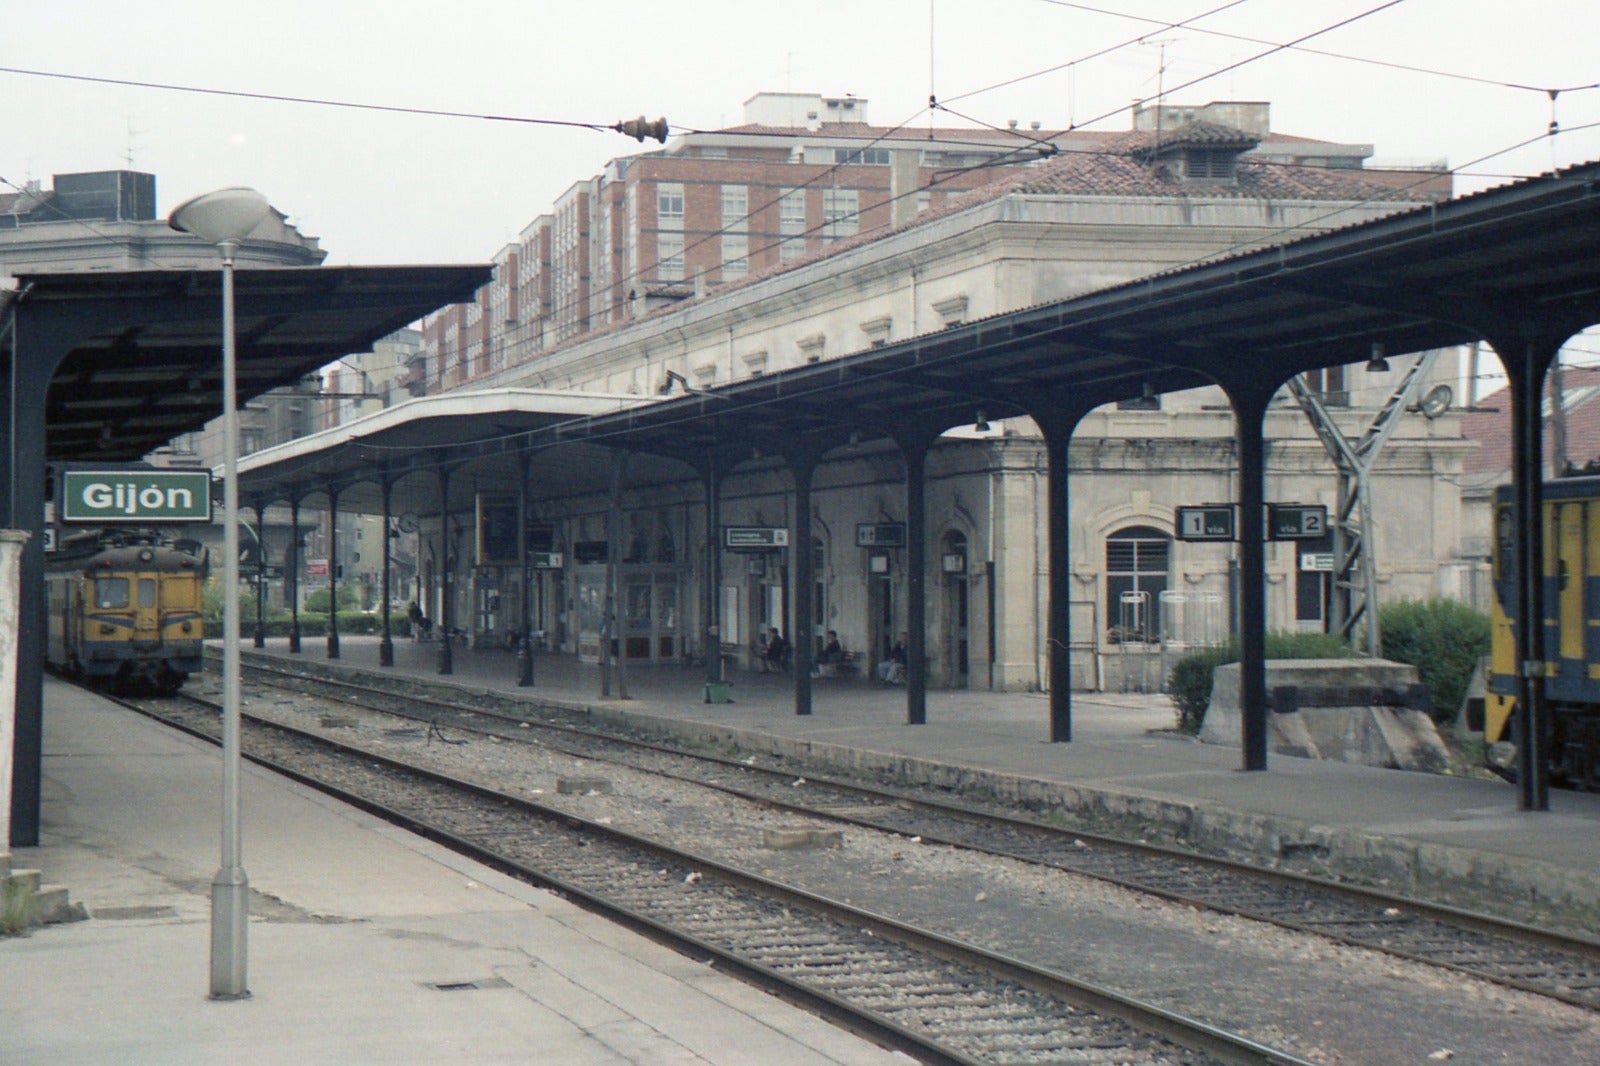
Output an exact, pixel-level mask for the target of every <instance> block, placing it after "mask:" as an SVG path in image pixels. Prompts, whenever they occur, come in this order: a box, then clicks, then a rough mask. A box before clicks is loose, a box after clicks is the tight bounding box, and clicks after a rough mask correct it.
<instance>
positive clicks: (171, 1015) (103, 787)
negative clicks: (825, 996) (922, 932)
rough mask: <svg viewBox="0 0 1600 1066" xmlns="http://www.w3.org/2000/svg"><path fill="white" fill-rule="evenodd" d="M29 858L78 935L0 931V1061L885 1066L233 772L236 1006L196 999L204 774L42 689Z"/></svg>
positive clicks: (208, 759) (446, 863)
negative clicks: (66, 899) (242, 982)
mask: <svg viewBox="0 0 1600 1066" xmlns="http://www.w3.org/2000/svg"><path fill="white" fill-rule="evenodd" d="M43 799H44V803H43V843H42V846H40V847H38V848H21V849H16V851H15V852H14V854H13V862H14V865H16V866H18V867H39V868H42V869H43V870H44V872H45V880H47V881H51V882H56V883H60V884H64V885H66V886H67V887H68V888H69V889H70V891H71V894H72V898H73V899H74V900H75V901H77V902H80V903H82V904H84V905H85V906H86V907H87V909H88V911H89V915H90V917H89V919H88V920H87V921H82V922H76V923H72V924H64V925H52V926H47V927H44V928H42V929H37V930H34V931H33V932H32V933H31V934H30V935H27V936H23V937H11V938H4V939H0V1062H5V1063H17V1064H27V1063H37V1064H40V1066H43V1064H45V1063H49V1064H52V1066H66V1064H80V1063H81V1064H85V1066H88V1064H94V1066H102V1064H109V1063H117V1064H119V1066H129V1064H142V1063H150V1064H162V1066H168V1064H173V1063H222V1062H235V1063H251V1064H253V1066H254V1064H276V1063H283V1064H295V1066H312V1064H318V1066H321V1064H365V1063H384V1064H394V1063H513V1062H514V1063H528V1062H544V1063H561V1064H569V1063H570V1064H579V1066H586V1064H622V1063H640V1064H645V1063H648V1064H659V1063H669V1064H670V1063H695V1064H699V1066H704V1064H708V1063H710V1064H718V1063H722V1064H744V1063H752V1062H761V1063H776V1064H794V1066H822V1064H827V1063H850V1064H861V1066H868V1064H878V1063H892V1062H901V1063H903V1062H905V1061H906V1060H905V1059H904V1058H903V1057H901V1056H896V1055H893V1054H890V1053H888V1052H886V1051H884V1050H882V1049H880V1048H877V1047H874V1046H871V1045H869V1044H866V1043H864V1042H862V1041H861V1040H859V1039H857V1038H856V1037H853V1036H851V1035H849V1034H846V1033H844V1032H842V1031H840V1030H838V1029H836V1028H834V1027H833V1026H831V1025H828V1024H827V1023H825V1022H822V1021H820V1020H819V1019H817V1018H814V1017H812V1016H811V1015H808V1014H806V1013H804V1012H802V1011H799V1010H797V1009H794V1008H791V1007H789V1006H786V1005H784V1004H782V1003H780V1002H779V1001H777V1000H775V999H773V998H772V997H770V996H767V995H765V994H763V993H761V992H759V991H756V990H755V989H753V988H751V987H749V986H747V985H744V984H741V983H739V982H737V981H735V980H733V979H732V978H729V977H727V976H725V975H723V974H721V973H719V972H718V971H716V970H713V969H711V968H710V967H708V966H705V965H703V964H701V963H699V962H696V961H694V960H691V959H687V958H684V957H683V956H680V955H678V954H676V953H674V952H671V951H668V950H666V949H665V948H662V947H660V946H659V945H656V944H654V943H652V942H650V941H647V940H645V939H642V938H640V937H638V936H635V935H634V934H632V933H630V932H627V931H624V930H622V929H620V928H618V927H617V926H614V925H612V924H610V923H608V922H606V921H603V920H601V919H599V918H597V917H594V916H593V915H590V914H587V913H585V912H584V911H582V910H579V909H578V908H576V907H574V906H572V905H570V904H568V903H566V902H564V901H562V900H560V899H558V898H556V897H554V896H552V895H550V894H548V893H545V892H542V891H540V890H537V889H534V888H530V887H528V886H526V885H523V884H520V883H519V882H516V881H514V880H512V879H510V878H507V877H504V876H501V875H499V874H497V873H495V872H493V871H491V870H488V869H487V868H484V867H481V866H479V865H478V864H476V863H472V862H469V861H466V860H464V859H461V858H460V857H458V856H455V855H452V854H451V853H449V852H447V851H445V850H443V849H441V848H439V847H436V846H435V845H433V844H431V843H429V842H427V841H424V840H422V839H421V838H419V837H416V836H414V835H412V834H409V833H406V832H403V831H400V830H398V829H395V828H393V827H391V826H388V825H386V824H384V823H382V822H379V821H377V820H376V819H374V818H372V817H370V816H368V815H366V814H363V813H361V812H359V811H356V810H354V809H352V808H350V807H347V806H345V805H343V804H340V803H337V802H335V801H333V800H331V799H329V798H327V797H325V796H322V795H320V794H318V793H316V792H314V791H312V790H310V789H307V788H303V787H301V786H298V785H295V784H292V783H289V782H286V781H284V780H282V779H280V778H278V777H276V776H275V775H272V774H269V773H267V772H265V771H261V770H258V769H255V768H253V767H250V766H249V765H246V767H245V771H244V779H243V802H242V807H243V811H244V830H243V837H242V839H243V849H244V866H245V870H246V872H247V874H248V876H249V879H250V887H251V894H252V900H251V920H250V924H249V937H248V960H249V969H248V973H249V988H250V992H251V995H250V997H249V998H248V999H244V1000H239V1001H232V1002H221V1001H213V1000H210V999H209V998H208V986H209V980H210V976H209V975H210V961H209V960H210V950H211V949H210V890H211V879H212V877H213V876H214V875H215V873H216V871H217V867H218V865H219V854H220V851H219V848H220V844H219V840H220V833H221V775H220V759H219V756H218V752H217V750H216V749H215V748H212V747H210V746H209V745H205V744H202V743H200V742H198V741H193V740H189V739H187V738H183V737H180V736H176V735H174V734H171V733H169V732H168V731H166V730H164V729H162V728H160V727H159V726H156V725H154V724H153V723H150V722H148V721H146V720H144V719H142V718H139V717H138V716H137V715H134V714H132V713H130V712H126V711H123V710H120V709H118V708H116V707H115V706H114V705H112V704H109V703H107V702H106V701H104V700H101V699H98V698H96V697H94V696H92V695H89V694H85V693H83V692H81V691H79V690H77V689H73V688H69V687H67V686H64V685H61V684H58V683H54V682H49V681H47V682H46V692H45V744H44V797H43Z"/></svg>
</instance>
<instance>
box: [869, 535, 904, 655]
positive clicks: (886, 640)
mask: <svg viewBox="0 0 1600 1066" xmlns="http://www.w3.org/2000/svg"><path fill="white" fill-rule="evenodd" d="M880 559H881V560H882V565H883V569H882V570H878V569H877V566H878V565H879V564H878V560H880ZM868 560H869V570H870V571H871V572H869V573H868V574H867V626H866V632H867V641H868V643H869V646H870V647H871V649H872V651H871V655H872V658H871V663H872V665H876V664H877V663H880V662H882V661H883V660H884V659H886V658H887V657H888V655H889V649H890V648H892V647H894V638H895V636H896V635H897V631H896V629H895V627H894V578H893V576H892V575H891V574H890V573H889V570H888V562H889V557H888V555H871V556H868Z"/></svg>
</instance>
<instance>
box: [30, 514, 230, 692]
mask: <svg viewBox="0 0 1600 1066" xmlns="http://www.w3.org/2000/svg"><path fill="white" fill-rule="evenodd" d="M208 569H209V568H208V565H207V557H206V553H205V551H204V549H202V548H201V547H200V546H199V545H198V544H195V543H193V542H182V541H179V542H172V541H168V540H165V539H163V538H162V537H160V536H159V535H157V534H153V533H147V532H138V531H128V530H109V529H101V530H94V531H92V532H88V533H82V534H79V535H77V536H75V537H72V538H70V539H69V540H67V541H66V542H65V543H63V545H62V547H61V549H60V550H59V551H55V552H51V553H48V554H47V555H46V556H45V583H46V587H47V593H48V602H49V614H50V621H49V635H48V637H47V639H46V641H45V648H46V656H47V659H48V661H49V663H50V665H51V666H52V667H54V668H55V669H56V670H58V671H60V672H61V673H63V674H66V675H69V676H73V677H80V678H83V679H85V680H87V681H90V682H93V683H96V684H103V685H106V686H108V687H111V688H113V689H115V690H117V691H131V690H135V689H141V688H143V689H151V690H155V691H158V692H169V693H170V692H175V691H177V689H178V687H179V686H180V685H182V684H183V681H184V679H185V678H186V677H188V675H189V674H191V673H193V672H194V671H196V670H199V669H201V641H202V640H203V639H204V637H205V626H204V621H203V618H202V589H203V588H204V585H205V580H206V575H207V571H208Z"/></svg>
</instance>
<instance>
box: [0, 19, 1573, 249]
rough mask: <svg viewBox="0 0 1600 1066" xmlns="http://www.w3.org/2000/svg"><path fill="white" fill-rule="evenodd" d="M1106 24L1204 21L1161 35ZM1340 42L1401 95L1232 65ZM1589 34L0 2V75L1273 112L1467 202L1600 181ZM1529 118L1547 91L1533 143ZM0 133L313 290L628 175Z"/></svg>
mask: <svg viewBox="0 0 1600 1066" xmlns="http://www.w3.org/2000/svg"><path fill="white" fill-rule="evenodd" d="M1097 9H1099V10H1097ZM1112 9H1115V10H1116V11H1118V12H1121V13H1122V16H1126V15H1132V14H1137V15H1139V16H1141V17H1142V18H1145V19H1151V20H1157V22H1169V23H1170V22H1178V21H1182V20H1186V19H1196V18H1197V16H1202V15H1204V16H1205V17H1203V18H1198V19H1197V21H1195V22H1194V24H1193V25H1192V26H1184V27H1180V28H1168V29H1162V28H1161V26H1160V25H1158V24H1156V23H1152V22H1147V21H1141V20H1138V19H1132V18H1128V17H1122V16H1117V15H1113V14H1109V13H1106V12H1109V11H1111V10H1112ZM1210 11H1215V12H1216V13H1215V14H1207V12H1210ZM1367 12H1372V13H1371V14H1365V13H1367ZM1363 15H1365V17H1362V16H1363ZM1347 19H1353V20H1354V21H1352V22H1350V23H1349V25H1347V26H1344V27H1342V28H1338V29H1334V30H1332V31H1330V32H1328V33H1324V34H1321V35H1320V36H1316V37H1313V38H1311V39H1310V40H1307V41H1306V42H1305V45H1304V47H1305V48H1315V49H1320V50H1323V51H1326V52H1336V53H1341V54H1343V55H1344V56H1350V57H1360V58H1361V59H1363V60H1369V61H1381V62H1382V63H1388V64H1404V65H1407V66H1411V67H1419V68H1426V70H1427V72H1422V71H1413V70H1401V69H1395V68H1394V67H1392V66H1383V65H1377V64H1375V63H1372V62H1360V61H1357V60H1356V59H1352V58H1335V57H1330V56H1327V55H1317V54H1312V53H1309V52H1306V51H1304V50H1284V51H1277V52H1273V53H1272V54H1270V55H1268V56H1266V57H1265V58H1259V59H1256V58H1253V57H1256V56H1258V55H1260V54H1261V53H1263V52H1267V51H1269V49H1270V48H1271V45H1272V44H1282V43H1287V42H1290V41H1293V40H1295V39H1297V38H1303V37H1306V36H1307V35H1310V34H1314V33H1316V31H1319V30H1321V29H1323V28H1325V27H1328V26H1332V25H1334V24H1335V23H1338V22H1341V21H1344V20H1347ZM1202 31H1213V32H1210V33H1208V32H1202ZM1597 31H1600V5H1597V4H1596V3H1595V0H1524V2H1521V3H1509V2H1506V0H1399V2H1396V3H1388V4H1386V3H1384V2H1383V0H1356V2H1351V0H1318V2H1316V3H1308V2H1305V0H1241V2H1235V3H1227V2H1225V0H1191V2H1178V0H1134V2H1124V0H1098V2H1097V3H1090V4H1083V5H1079V4H1075V3H1063V2H1054V0H850V2H835V0H810V2H808V0H787V2H781V3H780V2H775V0H680V2H678V3H675V4H667V3H661V2H659V0H597V2H590V3H587V4H573V3H560V4H555V3H548V2H545V0H459V2H457V3H453V4H451V3H444V4H441V3H437V2H432V0H430V2H427V3H423V2H420V0H381V2H380V0H366V2H355V0H317V2H315V3H313V2H306V0H276V2H273V3H261V2H255V3H250V2H234V3H219V2H216V0H206V2H193V0H144V2H142V3H139V4H135V5H129V4H125V3H112V2H111V0H95V2H91V0H50V2H48V3H39V2H35V0H0V67H7V68H23V69H27V70H34V71H48V72H53V73H58V74H71V75H81V76H91V77H99V78H113V79H125V80H131V81H141V82H159V83H163V84H172V85H183V86H190V87H195V88H202V89H209V90H232V91H241V92H248V93H256V94H267V95H278V96H295V97H308V98H320V99H331V100H340V101H348V102H357V103H363V104H374V105H385V106H391V107H406V108H421V109H430V110H448V111H460V112H470V113H473V114H494V115H503V116H509V117H514V118H519V119H538V120H552V121H557V122H578V123H593V124H603V125H609V124H611V123H613V122H615V121H617V120H618V119H622V118H629V117H633V116H636V115H639V114H641V113H643V114H646V115H648V116H649V117H651V118H655V117H656V116H658V115H661V116H665V117H666V118H667V120H668V121H669V122H670V123H671V124H672V126H673V127H674V128H679V129H696V128H698V129H711V128H716V127H719V126H724V125H730V124H734V123H737V122H739V121H741V116H742V105H743V102H744V100H745V99H746V98H747V97H749V96H751V95H752V94H754V93H757V92H761V91H784V90H789V91H795V92H818V93H822V94H825V95H842V94H844V93H853V94H855V95H856V96H858V97H864V98H866V99H867V100H868V101H869V116H870V118H871V120H872V122H873V123H874V124H877V125H897V124H900V123H908V124H910V125H911V126H913V127H917V126H921V127H926V126H927V125H928V123H929V115H928V113H927V110H926V105H927V101H928V97H929V94H930V91H931V92H932V94H933V95H935V96H936V97H937V98H938V99H939V100H941V101H943V102H944V103H945V104H946V106H947V107H949V108H950V109H952V110H953V111H955V112H959V113H960V115H961V116H964V117H965V118H970V119H972V120H976V121H978V122H981V123H988V124H992V125H995V126H1004V125H1005V123H1006V121H1007V120H1008V119H1017V120H1019V121H1020V122H1021V123H1022V125H1023V127H1024V128H1026V126H1027V124H1028V123H1029V122H1031V121H1039V122H1042V123H1043V124H1044V125H1045V126H1047V127H1050V126H1059V125H1066V124H1068V123H1077V124H1080V125H1086V126H1089V127H1090V128H1095V129H1110V130H1122V129H1126V128H1128V125H1129V118H1128V114H1127V111H1126V110H1125V109H1126V107H1127V105H1128V104H1129V102H1130V101H1132V100H1134V99H1137V98H1146V97H1151V96H1154V95H1155V94H1156V93H1157V92H1158V91H1165V92H1166V93H1167V94H1168V95H1167V100H1168V101H1169V102H1172V103H1180V104H1184V103H1187V104H1199V103H1205V102H1207V101H1210V100H1216V99H1235V100H1266V101H1270V102H1271V104H1272V123H1273V128H1274V129H1275V130H1277V131H1280V132H1285V133H1292V134H1298V135H1302V136H1307V137H1316V138H1324V139H1328V140H1337V141H1354V142H1360V143H1371V144H1373V145H1375V147H1376V151H1377V156H1378V157H1379V158H1381V159H1389V160H1420V159H1438V158H1445V159H1448V161H1449V163H1450V164H1451V165H1452V166H1458V167H1464V170H1463V174H1462V176H1461V177H1460V179H1459V180H1458V189H1460V190H1461V191H1472V190H1476V189H1480V188H1484V187H1486V186H1488V185H1493V184H1498V183H1500V182H1503V181H1505V180H1507V179H1508V178H1511V177H1516V176H1524V175H1529V174H1536V173H1540V172H1542V171H1545V170H1548V169H1550V168H1551V167H1552V166H1566V165H1570V164H1572V163H1578V162H1587V161H1591V160H1595V159H1600V89H1595V88H1590V89H1587V90H1577V89H1575V87H1578V86H1588V85H1593V84H1595V83H1597V82H1600V50H1597V48H1596V42H1597V41H1600V32H1597ZM1221 33H1226V34H1233V35H1236V36H1235V37H1234V38H1229V37H1224V36H1218V35H1216V34H1221ZM1141 35H1143V36H1144V37H1145V40H1144V41H1143V42H1137V43H1127V42H1133V41H1134V39H1135V38H1138V37H1140V36H1141ZM1238 37H1248V38H1255V39H1257V41H1260V42H1269V43H1256V42H1255V41H1245V40H1240V39H1237V38H1238ZM1123 44H1125V46H1124V47H1120V48H1115V50H1112V51H1109V52H1107V54H1105V55H1098V56H1097V55H1096V54H1095V53H1098V52H1101V51H1102V50H1105V49H1107V48H1111V47H1112V46H1116V45H1123ZM1241 63H1242V65H1240V66H1238V67H1237V68H1236V69H1233V70H1230V71H1223V68H1225V67H1228V66H1230V65H1232V64H1241ZM1219 72H1221V73H1219ZM1208 75H1215V76H1212V77H1209V78H1207V76H1208ZM1201 78H1207V80H1203V81H1199V82H1198V83H1197V84H1192V85H1185V83H1188V82H1192V81H1195V80H1196V79H1201ZM1468 79H1482V80H1468ZM1486 82H1487V83H1513V84H1516V85H1522V86H1527V88H1511V87H1506V86H1505V85H1502V84H1486ZM1003 83H1009V84H1003ZM996 86H998V87H996ZM1551 88H1563V89H1574V91H1570V92H1566V93H1563V94H1562V95H1560V96H1559V97H1558V98H1557V100H1556V103H1555V105H1554V112H1553V114H1554V117H1555V118H1556V119H1557V120H1558V121H1559V123H1560V125H1561V127H1562V129H1563V130H1564V131H1565V132H1563V133H1562V134H1560V135H1559V136H1557V137H1555V138H1553V139H1552V138H1547V137H1544V136H1542V135H1543V134H1544V133H1545V131H1546V129H1547V127H1548V126H1549V123H1550V121H1551V118H1552V105H1551V101H1550V99H1549V97H1548V96H1547V94H1546V93H1545V92H1544V91H1543V90H1545V89H1551ZM0 103H3V111H0V113H3V114H4V116H5V119H4V123H3V125H0V177H3V178H4V179H5V180H6V181H8V182H10V183H13V184H18V185H20V184H21V183H23V182H24V181H25V180H27V179H30V178H42V179H48V178H49V176H50V175H51V174H53V173H57V172H71V171H81V170H102V169H114V168H119V167H124V166H127V165H129V161H130V157H131V164H132V166H133V167H134V168H136V169H139V170H145V171H149V172H152V173H154V174H155V175H156V176H157V194H158V197H159V202H158V210H159V211H160V212H161V213H162V214H163V215H164V214H165V213H166V212H167V211H169V210H170V209H171V207H172V206H173V205H174V204H176V203H178V202H179V201H181V200H183V199H185V198H187V197H189V196H192V195H194V194H196V193H200V192H205V191H207V190H210V189H213V188H217V187H219V186H223V185H235V184H242V185H250V186H254V187H255V188H257V189H259V190H261V191H262V192H263V193H265V194H266V195H267V196H268V198H269V199H271V201H272V202H273V204H274V205H275V206H276V207H278V208H279V210H281V211H284V212H286V213H287V214H288V215H289V216H290V219H291V221H293V222H295V223H296V224H297V225H299V226H300V227H301V229H302V230H303V231H304V232H306V233H308V234H310V235H313V236H316V237H319V238H321V240H322V244H323V247H324V248H326V249H327V250H328V251H329V258H328V262H329V263H330V264H344V263H360V264H379V263H446V262H479V261H484V260H487V259H489V258H490V257H492V256H493V255H494V253H495V252H496V251H497V250H498V249H499V248H500V246H501V245H503V244H505V243H506V242H507V241H509V240H511V239H513V238H514V237H515V235H516V233H517V232H518V230H520V229H521V228H522V227H523V226H524V225H525V224H526V223H527V222H528V221H529V220H531V219H532V218H534V217H535V216H537V215H539V214H541V213H543V212H544V211H545V210H547V209H548V207H549V206H550V204H551V203H552V201H553V200H554V199H555V198H556V197H557V196H558V195H560V193H561V192H562V191H563V190H565V189H566V188H567V187H568V186H570V185H571V184H572V183H573V182H575V181H578V180H581V179H583V178H586V177H588V176H590V175H591V174H593V173H595V172H596V171H597V170H598V169H599V168H600V166H601V165H602V164H603V163H604V161H605V160H606V159H608V158H611V157H613V156H618V155H626V154H629V153H630V152H634V151H639V150H641V147H640V146H639V145H637V144H636V143H635V142H634V141H632V140H631V139H628V138H624V137H622V136H621V135H619V134H617V133H614V132H610V131H603V132H594V131H592V130H589V129H574V128H567V127H562V126H553V125H543V124H536V123H524V122H504V121H493V122H491V121H482V120H477V119H468V118H446V117H433V116H425V115H415V114H393V113H384V112H378V111H371V110H351V109H341V108H333V107H326V106H317V105H311V104H302V103H288V102H276V101H269V100H260V99H242V98H236V97H229V96H222V95H201V94H196V93H189V92H174V91H167V90H161V89H153V88H136V87H129V86H121V85H104V84H91V83H85V82H78V81H67V80H60V79H57V78H46V77H39V76H34V75H24V74H17V73H7V72H0ZM1102 116H1105V117H1102ZM933 121H934V122H935V123H936V124H938V125H961V124H966V122H965V121H964V118H962V117H957V116H956V115H952V114H948V113H944V114H939V115H936V116H935V117H934V119H933ZM1586 127H1587V128H1586ZM1530 139H1532V140H1533V141H1534V143H1532V144H1531V145H1529V146H1527V147H1524V148H1522V149H1519V150H1516V151H1512V152H1509V153H1504V154H1494V153H1501V152H1503V150H1504V149H1507V148H1509V147H1511V146H1512V145H1515V144H1517V143H1519V142H1523V141H1528V140H1530ZM652 144H653V142H652ZM1490 156H1492V157H1491V158H1487V159H1484V160H1483V161H1482V162H1475V160H1478V159H1480V158H1481V157H1490ZM0 189H4V190H5V191H14V190H12V189H10V188H9V187H7V186H0Z"/></svg>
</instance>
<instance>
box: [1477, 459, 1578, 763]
mask: <svg viewBox="0 0 1600 1066" xmlns="http://www.w3.org/2000/svg"><path fill="white" fill-rule="evenodd" d="M1511 499H1512V497H1511V487H1510V486H1502V487H1501V488H1499V489H1497V490H1496V492H1495V498H1494V529H1495V537H1494V571H1493V576H1494V591H1495V595H1494V604H1493V607H1492V609H1491V620H1492V623H1493V630H1492V635H1491V642H1490V658H1489V684H1488V694H1487V699H1486V700H1485V705H1484V739H1485V740H1487V741H1489V742H1490V743H1494V742H1496V741H1510V740H1512V739H1513V737H1512V723H1513V721H1514V715H1513V712H1514V710H1515V708H1516V693H1517V655H1516V629H1515V627H1516V625H1517V624H1518V620H1517V618H1516V617H1515V610H1514V607H1515V603H1516V581H1517V578H1516V572H1515V560H1514V559H1513V557H1512V554H1511V547H1512V533H1513V531H1514V529H1515V526H1514V524H1513V519H1512V511H1511ZM1543 530H1544V558H1543V561H1542V566H1541V570H1540V572H1541V574H1542V575H1543V578H1544V607H1545V617H1544V689H1545V702H1546V705H1547V707H1548V709H1549V712H1550V713H1549V718H1550V735H1549V736H1548V737H1546V738H1545V741H1546V743H1545V750H1546V751H1547V752H1548V753H1549V760H1550V764H1549V767H1548V770H1549V774H1550V781H1551V782H1552V783H1553V784H1557V785H1563V786H1565V787H1568V788H1576V789H1584V790H1588V791H1600V477H1597V476H1581V477H1568V478H1559V479H1557V480H1555V481H1550V482H1547V483H1546V484H1545V486H1544V516H1543Z"/></svg>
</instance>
